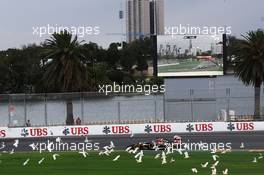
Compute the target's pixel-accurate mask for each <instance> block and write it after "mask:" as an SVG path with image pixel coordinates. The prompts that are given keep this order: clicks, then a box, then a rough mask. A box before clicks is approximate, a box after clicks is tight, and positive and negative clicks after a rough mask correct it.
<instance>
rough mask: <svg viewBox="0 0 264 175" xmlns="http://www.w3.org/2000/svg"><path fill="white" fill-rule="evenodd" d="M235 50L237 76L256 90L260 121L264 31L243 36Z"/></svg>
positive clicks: (256, 107)
mask: <svg viewBox="0 0 264 175" xmlns="http://www.w3.org/2000/svg"><path fill="white" fill-rule="evenodd" d="M243 39H244V40H242V41H240V42H239V43H238V44H237V45H236V48H235V55H236V58H235V64H236V66H235V75H236V76H237V77H239V79H240V80H242V81H243V83H244V84H246V85H253V86H254V88H255V112H254V115H255V119H257V120H258V119H260V116H261V112H260V111H261V109H260V106H261V104H260V102H261V101H260V91H261V90H260V88H261V85H262V84H263V81H264V31H263V30H257V31H250V32H248V33H247V35H245V36H244V35H243Z"/></svg>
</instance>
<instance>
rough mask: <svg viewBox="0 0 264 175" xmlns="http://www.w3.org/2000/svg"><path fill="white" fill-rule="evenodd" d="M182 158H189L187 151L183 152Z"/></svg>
mask: <svg viewBox="0 0 264 175" xmlns="http://www.w3.org/2000/svg"><path fill="white" fill-rule="evenodd" d="M184 158H185V159H189V158H190V156H189V153H188V152H187V151H186V152H184Z"/></svg>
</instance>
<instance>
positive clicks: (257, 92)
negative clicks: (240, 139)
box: [254, 81, 261, 120]
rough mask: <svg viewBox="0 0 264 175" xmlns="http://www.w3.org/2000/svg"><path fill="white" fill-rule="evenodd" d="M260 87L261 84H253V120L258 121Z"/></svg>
mask: <svg viewBox="0 0 264 175" xmlns="http://www.w3.org/2000/svg"><path fill="white" fill-rule="evenodd" d="M260 87H261V82H260V81H258V82H257V83H256V84H255V112H254V118H255V120H260V115H261V114H260V105H261V104H260Z"/></svg>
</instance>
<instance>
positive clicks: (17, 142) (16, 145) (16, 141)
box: [13, 139, 19, 148]
mask: <svg viewBox="0 0 264 175" xmlns="http://www.w3.org/2000/svg"><path fill="white" fill-rule="evenodd" d="M18 144H19V140H18V139H16V140H15V143H14V144H13V146H14V147H16V148H17V147H18Z"/></svg>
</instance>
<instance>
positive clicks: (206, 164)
mask: <svg viewBox="0 0 264 175" xmlns="http://www.w3.org/2000/svg"><path fill="white" fill-rule="evenodd" d="M208 164H209V162H206V163H204V164H201V166H202V168H206V167H207V166H208Z"/></svg>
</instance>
